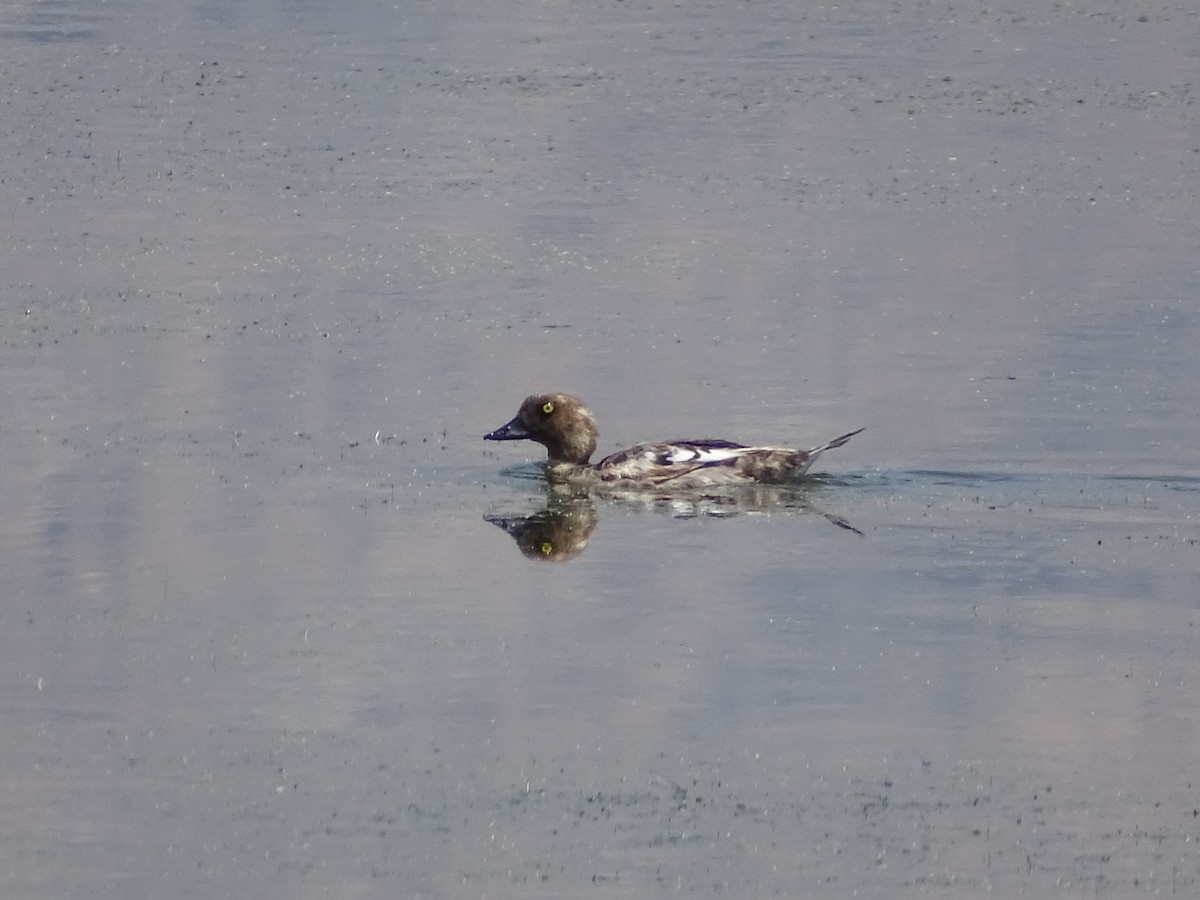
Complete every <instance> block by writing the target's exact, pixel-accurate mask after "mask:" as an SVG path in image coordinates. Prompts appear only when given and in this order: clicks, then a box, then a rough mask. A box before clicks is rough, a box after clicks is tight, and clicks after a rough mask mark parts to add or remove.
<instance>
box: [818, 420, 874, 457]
mask: <svg viewBox="0 0 1200 900" xmlns="http://www.w3.org/2000/svg"><path fill="white" fill-rule="evenodd" d="M866 430H867V429H866V427H863V428H859V429H858V430H856V431H849V432H847V433H846V434H843V435H842V436H841V437H835V438H834V439H833V440H832V441H830V442H829V443H828V444H822V445H821V446H820V447H813V448H812V449H811V450H809V451H808V455H809V456H810V457H813V456H816V455H817V454H819V453H824V452H825V451H826V450H836V449H837V448H838V447H841V446H842V445H843V444H845V443H846V441H848V440H850V438H852V437H854V436H855V435H856V434H859V433H860V432H863V431H866Z"/></svg>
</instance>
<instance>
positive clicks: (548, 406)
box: [542, 400, 554, 415]
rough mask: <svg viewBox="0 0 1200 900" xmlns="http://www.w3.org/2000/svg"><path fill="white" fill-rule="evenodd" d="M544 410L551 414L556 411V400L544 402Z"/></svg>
mask: <svg viewBox="0 0 1200 900" xmlns="http://www.w3.org/2000/svg"><path fill="white" fill-rule="evenodd" d="M542 412H544V413H545V414H546V415H550V413H552V412H554V401H553V400H547V401H546V402H545V403H543V404H542Z"/></svg>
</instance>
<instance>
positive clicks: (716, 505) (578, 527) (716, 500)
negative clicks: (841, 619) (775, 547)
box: [483, 485, 862, 562]
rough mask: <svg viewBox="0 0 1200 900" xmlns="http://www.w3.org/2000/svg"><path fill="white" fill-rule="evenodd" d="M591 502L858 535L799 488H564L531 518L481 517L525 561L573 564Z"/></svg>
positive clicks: (587, 530) (583, 542)
mask: <svg viewBox="0 0 1200 900" xmlns="http://www.w3.org/2000/svg"><path fill="white" fill-rule="evenodd" d="M593 498H600V499H603V500H609V501H613V502H617V503H620V504H622V505H625V506H638V507H641V508H643V509H648V510H652V511H654V512H659V513H665V514H668V515H670V516H672V517H673V518H677V519H695V518H701V517H706V518H729V517H732V516H737V515H745V514H756V513H759V514H761V513H771V512H783V511H788V512H802V513H812V514H814V515H818V516H821V517H822V518H823V519H825V520H826V521H827V522H829V523H830V524H832V525H836V526H837V527H838V528H841V529H843V530H844V531H849V532H852V533H854V534H857V535H859V536H860V537H861V536H862V532H861V531H859V530H858V529H857V528H855V527H854V526H853V525H851V524H850V523H849V522H847V521H846V520H845V519H843V518H842V517H841V516H835V515H833V514H831V513H828V512H825V511H824V510H822V509H820V508H818V507H817V506H815V505H814V504H813V502H812V497H811V492H810V491H806V490H804V489H803V488H783V487H778V486H775V487H771V486H760V487H741V488H738V489H737V490H730V491H727V492H719V493H714V492H695V493H690V492H683V493H669V494H658V495H656V494H654V493H653V492H647V491H612V490H599V489H596V488H593V489H592V490H591V491H590V492H588V491H579V490H578V489H573V488H571V487H568V486H565V485H549V486H548V487H547V491H546V502H545V506H544V508H542V509H540V510H538V511H537V512H534V513H523V514H498V513H489V514H488V515H485V516H484V517H483V518H484V519H485V520H486V521H488V522H491V523H492V524H493V525H496V526H497V527H499V528H503V529H504V530H505V531H506V532H508V534H509V535H511V536H512V538H513V540H515V541H516V542H517V547H518V549H519V550H520V551H521V553H523V554H524V555H525V556H527V557H528V558H529V559H536V560H543V561H548V562H566V561H567V560H569V559H574V558H575V557H576V556H578V555H579V554H580V553H582V552H583V550H584V548H586V547H587V544H588V540H589V539H590V538H591V536H592V532H593V531H595V530H596V522H597V521H598V517H597V515H596V506H595V502H594V500H593Z"/></svg>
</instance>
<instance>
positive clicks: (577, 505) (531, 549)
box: [483, 491, 596, 562]
mask: <svg viewBox="0 0 1200 900" xmlns="http://www.w3.org/2000/svg"><path fill="white" fill-rule="evenodd" d="M483 518H484V519H486V520H487V521H488V522H491V523H492V524H493V525H496V526H499V527H500V528H503V529H504V530H505V531H507V532H508V533H509V534H510V535H511V536H512V539H513V540H514V541H516V542H517V547H518V549H520V551H521V552H522V553H524V554H525V555H526V556H527V557H529V558H530V559H538V560H546V561H549V562H566V561H567V560H568V559H573V558H574V557H576V556H578V555H579V554H580V553H582V552H583V548H584V547H586V546H587V543H588V539H589V538H590V537H591V536H592V532H593V531H595V530H596V507H595V505H594V504H593V503H592V501H591V499H590V498H589V497H587V496H586V495H584V496H573V495H564V494H562V493H561V492H558V491H551V492H550V493H549V494H548V495H547V498H546V506H545V508H544V509H542V510H539V511H538V512H535V513H533V514H532V515H486V516H484V517H483Z"/></svg>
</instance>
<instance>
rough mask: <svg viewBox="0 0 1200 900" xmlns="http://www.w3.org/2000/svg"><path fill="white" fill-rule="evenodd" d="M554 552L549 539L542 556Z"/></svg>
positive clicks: (543, 547)
mask: <svg viewBox="0 0 1200 900" xmlns="http://www.w3.org/2000/svg"><path fill="white" fill-rule="evenodd" d="M546 405H547V406H552V405H553V404H550V403H547V404H546ZM553 552H554V545H553V544H551V543H550V542H549V541H547V542H546V543H544V544H542V556H549V555H550V554H551V553H553Z"/></svg>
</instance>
